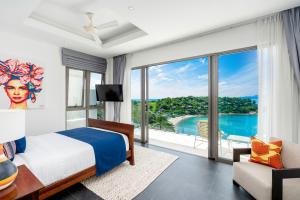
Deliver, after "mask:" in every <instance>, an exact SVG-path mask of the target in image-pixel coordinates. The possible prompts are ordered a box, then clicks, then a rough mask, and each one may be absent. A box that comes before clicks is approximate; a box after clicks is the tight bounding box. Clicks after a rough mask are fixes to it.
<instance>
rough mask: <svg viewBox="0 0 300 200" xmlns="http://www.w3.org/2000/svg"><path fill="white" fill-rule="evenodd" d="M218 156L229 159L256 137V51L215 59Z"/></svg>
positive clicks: (240, 52) (220, 56)
mask: <svg viewBox="0 0 300 200" xmlns="http://www.w3.org/2000/svg"><path fill="white" fill-rule="evenodd" d="M217 59H218V65H217V66H218V86H219V89H218V140H219V144H220V145H219V149H218V157H220V158H226V159H232V152H233V148H240V147H248V146H249V144H250V137H251V136H255V135H256V134H257V111H258V109H257V108H258V70H257V55H256V50H255V49H254V50H247V51H238V52H231V53H228V54H222V55H219V56H218V58H217Z"/></svg>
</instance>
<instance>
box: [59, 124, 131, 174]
mask: <svg viewBox="0 0 300 200" xmlns="http://www.w3.org/2000/svg"><path fill="white" fill-rule="evenodd" d="M57 133H59V134H62V135H65V136H68V137H71V138H74V139H77V140H80V141H82V142H85V143H88V144H90V145H91V146H92V147H93V149H94V153H95V159H96V175H97V176H100V175H101V174H103V173H105V172H107V171H109V170H111V169H112V168H114V167H116V166H118V165H119V164H121V163H122V162H124V161H125V160H126V146H125V141H124V139H123V136H122V135H120V134H116V133H112V132H108V131H102V130H96V129H92V128H76V129H71V130H66V131H59V132H57Z"/></svg>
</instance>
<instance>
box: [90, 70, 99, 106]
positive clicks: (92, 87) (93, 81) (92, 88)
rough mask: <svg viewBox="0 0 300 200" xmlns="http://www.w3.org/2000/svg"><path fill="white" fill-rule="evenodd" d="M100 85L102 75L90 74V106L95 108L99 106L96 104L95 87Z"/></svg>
mask: <svg viewBox="0 0 300 200" xmlns="http://www.w3.org/2000/svg"><path fill="white" fill-rule="evenodd" d="M101 83H102V74H98V73H90V105H91V106H92V105H93V106H95V105H97V104H99V102H97V95H96V85H100V84H101Z"/></svg>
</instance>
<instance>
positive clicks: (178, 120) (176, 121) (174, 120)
mask: <svg viewBox="0 0 300 200" xmlns="http://www.w3.org/2000/svg"><path fill="white" fill-rule="evenodd" d="M219 115H257V113H256V112H253V113H252V112H250V113H219ZM203 116H206V115H183V116H179V117H174V118H170V119H168V121H169V122H170V123H171V124H173V125H174V126H176V125H177V124H178V123H179V122H180V121H182V120H184V119H187V118H190V117H203Z"/></svg>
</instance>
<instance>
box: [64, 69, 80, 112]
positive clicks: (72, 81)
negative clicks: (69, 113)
mask: <svg viewBox="0 0 300 200" xmlns="http://www.w3.org/2000/svg"><path fill="white" fill-rule="evenodd" d="M68 80H69V82H68V106H69V107H78V106H81V107H82V106H83V104H84V88H83V86H84V72H83V71H80V70H75V69H69V79H68Z"/></svg>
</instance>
